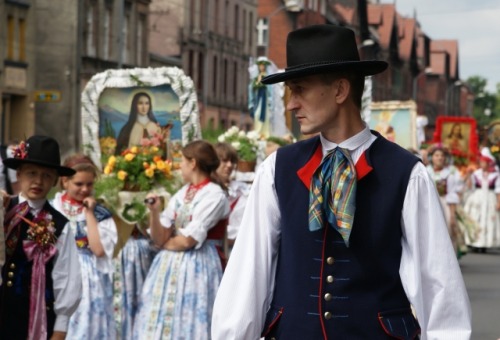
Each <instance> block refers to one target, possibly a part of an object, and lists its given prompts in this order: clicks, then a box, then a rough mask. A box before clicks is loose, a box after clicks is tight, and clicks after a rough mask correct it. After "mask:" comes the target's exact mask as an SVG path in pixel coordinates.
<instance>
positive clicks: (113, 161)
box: [108, 156, 116, 167]
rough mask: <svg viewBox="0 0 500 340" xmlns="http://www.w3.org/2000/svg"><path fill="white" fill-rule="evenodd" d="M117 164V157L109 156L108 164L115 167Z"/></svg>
mask: <svg viewBox="0 0 500 340" xmlns="http://www.w3.org/2000/svg"><path fill="white" fill-rule="evenodd" d="M115 164H116V157H115V156H111V157H109V159H108V165H109V166H111V167H113V166H114V165H115Z"/></svg>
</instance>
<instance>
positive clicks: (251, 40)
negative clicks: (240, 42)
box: [248, 12, 254, 47]
mask: <svg viewBox="0 0 500 340" xmlns="http://www.w3.org/2000/svg"><path fill="white" fill-rule="evenodd" d="M248 25H249V29H248V46H250V47H252V46H253V30H254V26H253V25H254V22H253V12H250V18H249V20H248Z"/></svg>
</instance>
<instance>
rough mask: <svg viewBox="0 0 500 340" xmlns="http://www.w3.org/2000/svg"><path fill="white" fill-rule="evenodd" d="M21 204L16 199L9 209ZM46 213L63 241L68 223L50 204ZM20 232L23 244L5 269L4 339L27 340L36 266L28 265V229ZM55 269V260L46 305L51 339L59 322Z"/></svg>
mask: <svg viewBox="0 0 500 340" xmlns="http://www.w3.org/2000/svg"><path fill="white" fill-rule="evenodd" d="M17 203H18V200H17V198H15V199H13V200H12V201H11V204H10V205H9V209H10V208H12V207H13V206H14V205H16V204H17ZM43 209H44V210H45V211H48V212H49V213H50V214H51V215H52V219H53V221H54V226H55V228H56V231H55V235H56V236H57V237H59V236H60V235H61V232H62V230H63V228H64V226H65V225H66V223H67V221H68V220H67V219H66V218H65V217H64V216H63V215H62V214H61V213H60V212H58V211H57V210H55V209H54V208H53V207H52V206H51V205H50V204H49V203H48V202H47V203H45V205H44V207H43ZM27 217H28V219H32V218H33V216H31V214H28V215H27ZM16 228H20V231H19V241H18V242H17V245H16V248H15V251H14V253H13V255H12V256H11V257H10V258H7V259H6V262H5V265H4V267H3V268H2V286H0V339H9V340H10V339H23V340H24V339H26V338H27V337H28V325H29V307H30V285H31V271H32V267H33V262H28V259H27V258H26V255H25V253H24V250H23V246H22V241H23V240H25V239H26V238H27V235H26V232H27V230H28V225H27V224H26V223H25V222H21V223H20V224H19V226H18V227H16ZM13 232H15V231H13ZM56 256H57V255H56ZM53 266H54V257H52V259H50V260H49V261H48V262H47V264H46V265H45V273H46V275H45V280H46V281H45V303H46V307H47V330H48V338H50V336H51V335H52V332H53V329H54V324H55V321H56V315H55V313H54V290H53V284H52V268H53Z"/></svg>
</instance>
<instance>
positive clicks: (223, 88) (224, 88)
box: [222, 59, 228, 97]
mask: <svg viewBox="0 0 500 340" xmlns="http://www.w3.org/2000/svg"><path fill="white" fill-rule="evenodd" d="M227 71H228V70H227V59H224V74H223V77H222V79H223V81H224V84H222V93H223V95H224V97H226V95H227V78H228V72H227Z"/></svg>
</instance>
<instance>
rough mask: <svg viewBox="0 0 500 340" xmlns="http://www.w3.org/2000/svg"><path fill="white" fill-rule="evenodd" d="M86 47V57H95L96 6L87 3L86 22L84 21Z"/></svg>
mask: <svg viewBox="0 0 500 340" xmlns="http://www.w3.org/2000/svg"><path fill="white" fill-rule="evenodd" d="M86 21H87V22H86V26H87V27H86V33H87V36H86V39H85V40H86V46H87V55H89V56H95V55H96V52H97V51H96V50H97V48H96V46H97V5H96V3H95V2H89V7H88V9H87V20H86Z"/></svg>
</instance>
